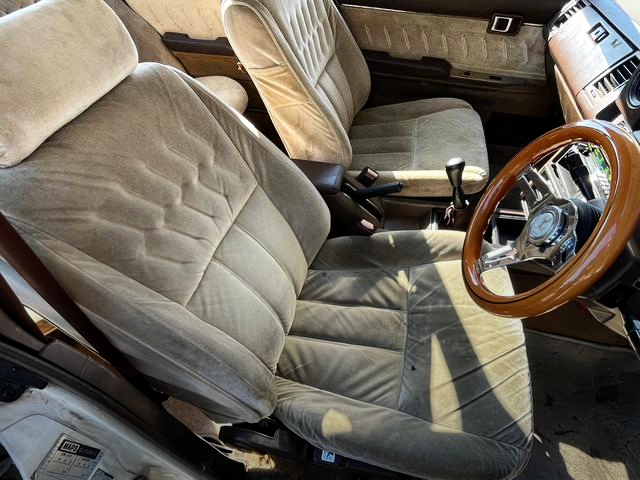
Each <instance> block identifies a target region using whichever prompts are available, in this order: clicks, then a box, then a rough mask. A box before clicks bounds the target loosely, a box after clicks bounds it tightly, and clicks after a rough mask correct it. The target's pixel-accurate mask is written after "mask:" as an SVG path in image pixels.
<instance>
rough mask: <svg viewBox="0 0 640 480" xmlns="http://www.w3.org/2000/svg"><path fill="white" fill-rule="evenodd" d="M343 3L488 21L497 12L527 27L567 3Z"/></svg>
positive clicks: (521, 0) (484, 0)
mask: <svg viewBox="0 0 640 480" xmlns="http://www.w3.org/2000/svg"><path fill="white" fill-rule="evenodd" d="M340 3H342V4H344V5H347V4H349V5H362V6H368V7H378V8H387V9H395V10H404V11H408V12H423V13H433V14H438V15H451V16H460V17H470V18H481V19H486V20H488V19H489V18H491V15H492V14H493V13H496V12H498V13H511V14H514V15H521V16H523V17H524V21H525V23H537V24H540V25H543V24H546V23H547V22H548V21H549V20H551V17H553V16H554V15H555V14H556V13H557V12H558V11H559V10H560V9H561V8H562V6H563V5H564V4H565V3H567V0H348V1H343V2H340Z"/></svg>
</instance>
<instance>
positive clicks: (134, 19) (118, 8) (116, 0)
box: [0, 0, 249, 113]
mask: <svg viewBox="0 0 640 480" xmlns="http://www.w3.org/2000/svg"><path fill="white" fill-rule="evenodd" d="M36 1H37V0H22V1H21V0H0V16H3V15H6V14H8V13H12V12H14V11H17V10H20V9H21V8H24V7H26V6H28V5H31V4H33V3H36ZM104 2H105V3H106V4H107V5H109V7H111V8H112V9H113V11H114V12H115V13H116V14H117V15H118V17H119V18H120V20H122V22H123V23H124V25H125V27H126V28H127V31H128V32H129V34H130V35H131V37H132V39H133V41H134V43H135V45H136V49H137V51H138V57H139V60H140V61H141V62H157V63H162V64H164V65H169V66H171V67H174V68H177V69H179V70H182V71H184V67H183V66H182V64H181V63H180V62H179V61H178V60H177V59H176V57H174V56H173V54H172V53H171V51H170V50H169V49H167V47H165V45H164V44H163V43H162V39H161V38H160V36H159V35H158V32H157V31H155V30H154V29H153V28H152V27H151V26H150V25H149V24H148V23H147V22H146V21H144V20H143V19H142V18H141V17H140V16H139V15H138V14H137V13H135V12H134V11H133V10H132V9H131V8H129V7H128V6H127V5H126V4H124V3H123V0H104ZM217 3H218V6H219V2H217ZM221 25H222V24H221ZM60 61H61V62H62V63H60V65H64V64H65V63H64V61H65V59H60ZM197 80H198V81H199V82H200V83H202V84H203V85H204V86H205V87H207V89H209V91H211V92H212V93H214V94H216V95H217V96H218V97H220V98H221V99H222V100H223V101H224V102H226V103H227V104H229V105H230V106H231V107H232V108H234V109H235V110H237V111H238V112H240V113H243V112H244V111H245V110H246V108H247V103H248V101H249V97H248V95H247V92H246V90H245V89H244V87H243V86H242V85H240V83H238V82H237V81H235V80H233V79H232V78H229V77H223V76H210V77H199V78H197Z"/></svg>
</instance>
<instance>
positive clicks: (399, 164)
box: [222, 0, 489, 197]
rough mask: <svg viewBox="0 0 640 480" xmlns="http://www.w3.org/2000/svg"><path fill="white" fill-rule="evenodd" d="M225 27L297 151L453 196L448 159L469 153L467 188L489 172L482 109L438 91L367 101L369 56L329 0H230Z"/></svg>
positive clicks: (416, 190) (412, 190) (426, 193)
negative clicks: (410, 98) (383, 102)
mask: <svg viewBox="0 0 640 480" xmlns="http://www.w3.org/2000/svg"><path fill="white" fill-rule="evenodd" d="M222 20H223V23H224V27H225V31H226V33H227V37H228V38H229V41H230V42H231V45H232V46H233V49H234V51H235V53H236V55H237V56H238V58H239V59H240V61H241V62H242V64H243V66H244V67H245V69H246V70H247V72H248V73H249V75H250V76H251V78H252V79H253V81H254V83H255V85H256V87H257V89H258V92H259V93H260V96H261V97H262V99H263V100H264V103H265V105H266V106H267V109H268V110H269V114H270V116H271V118H272V120H273V122H274V124H275V127H276V129H277V131H278V133H279V135H280V137H281V139H282V141H283V143H284V145H285V147H286V149H287V152H288V153H289V156H290V157H292V158H299V159H305V160H316V161H321V162H329V163H340V164H342V165H344V166H345V167H346V168H347V169H348V170H350V171H351V173H354V174H357V173H358V172H359V171H360V170H362V169H363V168H364V167H366V166H369V167H372V168H374V169H376V170H378V171H379V172H380V179H379V180H378V183H380V184H381V183H385V182H391V181H402V182H403V183H404V184H405V189H404V190H403V191H402V192H401V193H400V194H399V195H400V196H411V197H446V196H449V195H451V186H450V184H449V181H448V179H447V176H446V173H445V164H446V162H447V161H448V160H449V159H451V158H454V157H461V158H463V159H465V161H466V163H467V168H466V170H465V173H464V176H463V182H464V187H465V190H466V191H467V192H468V193H477V192H479V191H480V190H482V188H483V187H484V185H485V183H486V182H487V179H488V174H489V161H488V156H487V147H486V144H485V139H484V131H483V128H482V122H481V120H480V117H479V115H478V114H477V113H476V112H475V111H474V110H473V109H472V108H471V106H470V105H469V104H468V103H466V102H464V101H462V100H458V99H453V98H437V99H427V100H419V101H415V102H408V103H401V104H395V105H387V106H382V107H375V108H370V109H366V110H362V107H363V106H364V104H365V103H366V101H367V99H368V97H369V92H370V90H371V78H370V74H369V70H368V68H367V64H366V62H365V59H364V57H363V55H362V52H361V51H360V49H359V47H358V45H357V44H356V41H355V39H354V38H353V36H352V35H351V32H350V31H349V28H348V27H347V25H346V23H345V21H344V19H343V18H342V16H341V14H340V12H339V10H338V8H337V7H336V5H335V4H334V2H333V1H332V0H223V2H222Z"/></svg>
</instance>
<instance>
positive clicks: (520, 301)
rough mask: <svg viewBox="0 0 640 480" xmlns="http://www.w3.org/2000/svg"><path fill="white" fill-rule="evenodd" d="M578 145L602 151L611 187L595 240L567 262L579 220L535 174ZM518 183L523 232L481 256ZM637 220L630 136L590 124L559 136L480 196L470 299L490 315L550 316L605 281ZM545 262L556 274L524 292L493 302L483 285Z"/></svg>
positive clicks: (468, 256) (520, 159) (467, 246)
mask: <svg viewBox="0 0 640 480" xmlns="http://www.w3.org/2000/svg"><path fill="white" fill-rule="evenodd" d="M576 142H584V143H591V144H594V145H596V146H598V147H600V148H601V150H602V152H603V154H604V156H605V158H606V159H607V161H608V162H609V167H610V170H611V186H610V193H609V200H608V202H607V204H606V207H605V209H604V212H603V213H602V215H601V217H600V219H599V221H598V223H597V224H596V227H595V229H594V231H593V233H592V234H591V236H590V237H589V238H588V240H586V242H585V243H584V245H583V246H582V248H581V249H580V250H579V251H577V252H571V255H567V252H568V251H570V250H571V248H574V249H575V235H576V234H575V228H576V224H577V218H578V215H577V214H578V212H577V211H576V210H575V206H574V204H573V203H572V202H570V201H569V199H562V198H557V197H555V196H554V195H553V194H552V193H551V191H550V190H549V187H548V185H547V184H546V181H545V180H544V179H543V177H542V176H541V175H540V174H539V173H538V171H537V170H536V168H535V167H536V165H537V164H538V163H540V162H541V161H542V160H543V159H545V158H547V157H548V155H549V154H551V153H553V152H555V151H556V150H558V149H559V148H562V147H564V146H567V145H570V144H573V143H576ZM516 183H517V184H518V186H519V187H520V188H521V190H522V192H523V195H524V198H525V201H527V204H528V206H529V210H530V215H529V219H528V221H527V224H526V226H525V227H524V229H523V232H522V234H521V235H520V236H519V237H518V240H516V241H515V242H513V243H512V244H511V245H509V246H508V247H502V248H499V249H497V250H494V251H493V252H490V253H488V254H484V255H483V254H482V246H483V236H484V232H485V230H486V229H487V226H488V224H489V221H490V219H491V216H492V215H493V213H494V211H495V209H496V207H497V206H498V203H499V202H500V201H501V200H502V199H503V198H504V197H505V196H506V195H507V193H508V192H509V190H511V188H513V187H514V186H515V185H516ZM532 184H533V186H534V187H535V188H536V190H537V192H538V193H537V194H536V193H535V192H534V190H533V189H532V187H531V185H532ZM639 220H640V146H639V145H638V144H637V143H636V142H635V141H634V140H633V139H632V138H631V136H630V135H629V134H627V133H626V132H624V131H623V130H621V129H620V128H618V127H616V126H615V125H613V124H610V123H606V122H600V121H595V120H588V121H582V122H577V123H573V124H570V125H565V126H563V127H560V128H557V129H555V130H553V131H551V132H549V133H546V134H545V135H543V136H541V137H540V138H538V139H536V140H535V141H534V142H533V143H531V144H529V145H528V146H527V147H525V148H524V149H523V150H522V151H520V152H519V153H518V154H517V155H516V156H515V157H514V158H513V159H512V160H511V161H510V162H509V163H508V164H507V165H506V166H505V167H504V168H503V169H502V171H501V172H500V173H499V174H498V176H497V177H496V178H495V179H494V180H493V182H491V184H490V185H489V187H488V188H487V190H486V192H485V193H484V195H483V196H482V199H481V200H480V203H479V204H478V206H477V208H476V209H475V212H474V214H473V217H472V218H471V223H470V225H469V229H468V230H467V236H466V238H465V242H464V248H463V254H462V270H463V275H464V281H465V285H466V287H467V291H468V292H469V294H470V295H471V297H472V298H473V300H474V301H475V302H476V303H477V304H478V305H479V306H480V307H482V308H483V309H484V310H486V311H488V312H490V313H493V314H495V315H500V316H505V317H520V318H523V317H530V316H534V315H541V314H543V313H546V312H549V311H551V310H553V309H555V308H557V307H559V306H561V305H564V304H565V303H567V302H569V301H570V300H573V299H574V298H576V297H578V296H580V295H582V294H584V293H585V292H586V291H587V290H589V289H590V288H591V287H592V286H594V285H595V283H596V282H597V281H598V280H600V279H601V278H602V276H603V275H604V274H605V273H606V272H607V270H608V269H609V268H610V267H611V265H612V264H613V262H614V261H615V260H616V259H617V258H618V257H619V255H620V254H621V253H622V251H623V250H624V248H625V247H626V245H627V243H628V242H629V240H630V239H631V237H632V235H633V233H634V231H635V230H636V226H637V225H638V221H639ZM574 253H575V254H574ZM542 257H544V258H546V259H547V260H549V261H551V263H552V264H555V266H556V267H557V268H554V270H556V273H555V275H553V276H552V277H551V278H549V279H548V280H547V281H545V282H544V283H543V284H541V285H539V286H537V287H536V288H533V289H531V290H529V291H527V292H523V293H520V294H516V295H511V296H500V295H496V294H494V293H493V292H492V291H490V290H489V289H488V288H487V286H486V285H485V284H484V282H483V280H482V278H481V274H482V272H483V271H486V270H489V269H491V268H496V267H502V266H507V265H510V264H515V263H521V262H523V261H527V260H532V259H536V258H542ZM567 257H570V258H568V259H567Z"/></svg>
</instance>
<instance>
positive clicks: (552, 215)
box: [527, 205, 567, 246]
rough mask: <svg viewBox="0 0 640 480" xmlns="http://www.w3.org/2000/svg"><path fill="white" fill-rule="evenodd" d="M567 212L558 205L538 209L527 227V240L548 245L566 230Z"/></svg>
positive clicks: (540, 244)
mask: <svg viewBox="0 0 640 480" xmlns="http://www.w3.org/2000/svg"><path fill="white" fill-rule="evenodd" d="M566 226H567V214H566V213H565V212H564V211H563V210H562V209H561V208H559V207H556V206H554V205H548V206H546V207H544V208H542V209H540V210H539V211H538V212H537V213H536V215H535V216H534V218H533V219H531V221H529V225H528V228H527V240H528V241H529V242H531V243H532V244H534V245H538V246H542V245H549V244H551V243H553V242H555V241H556V240H557V239H558V238H559V237H560V236H562V234H563V233H564V231H565V230H566Z"/></svg>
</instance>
